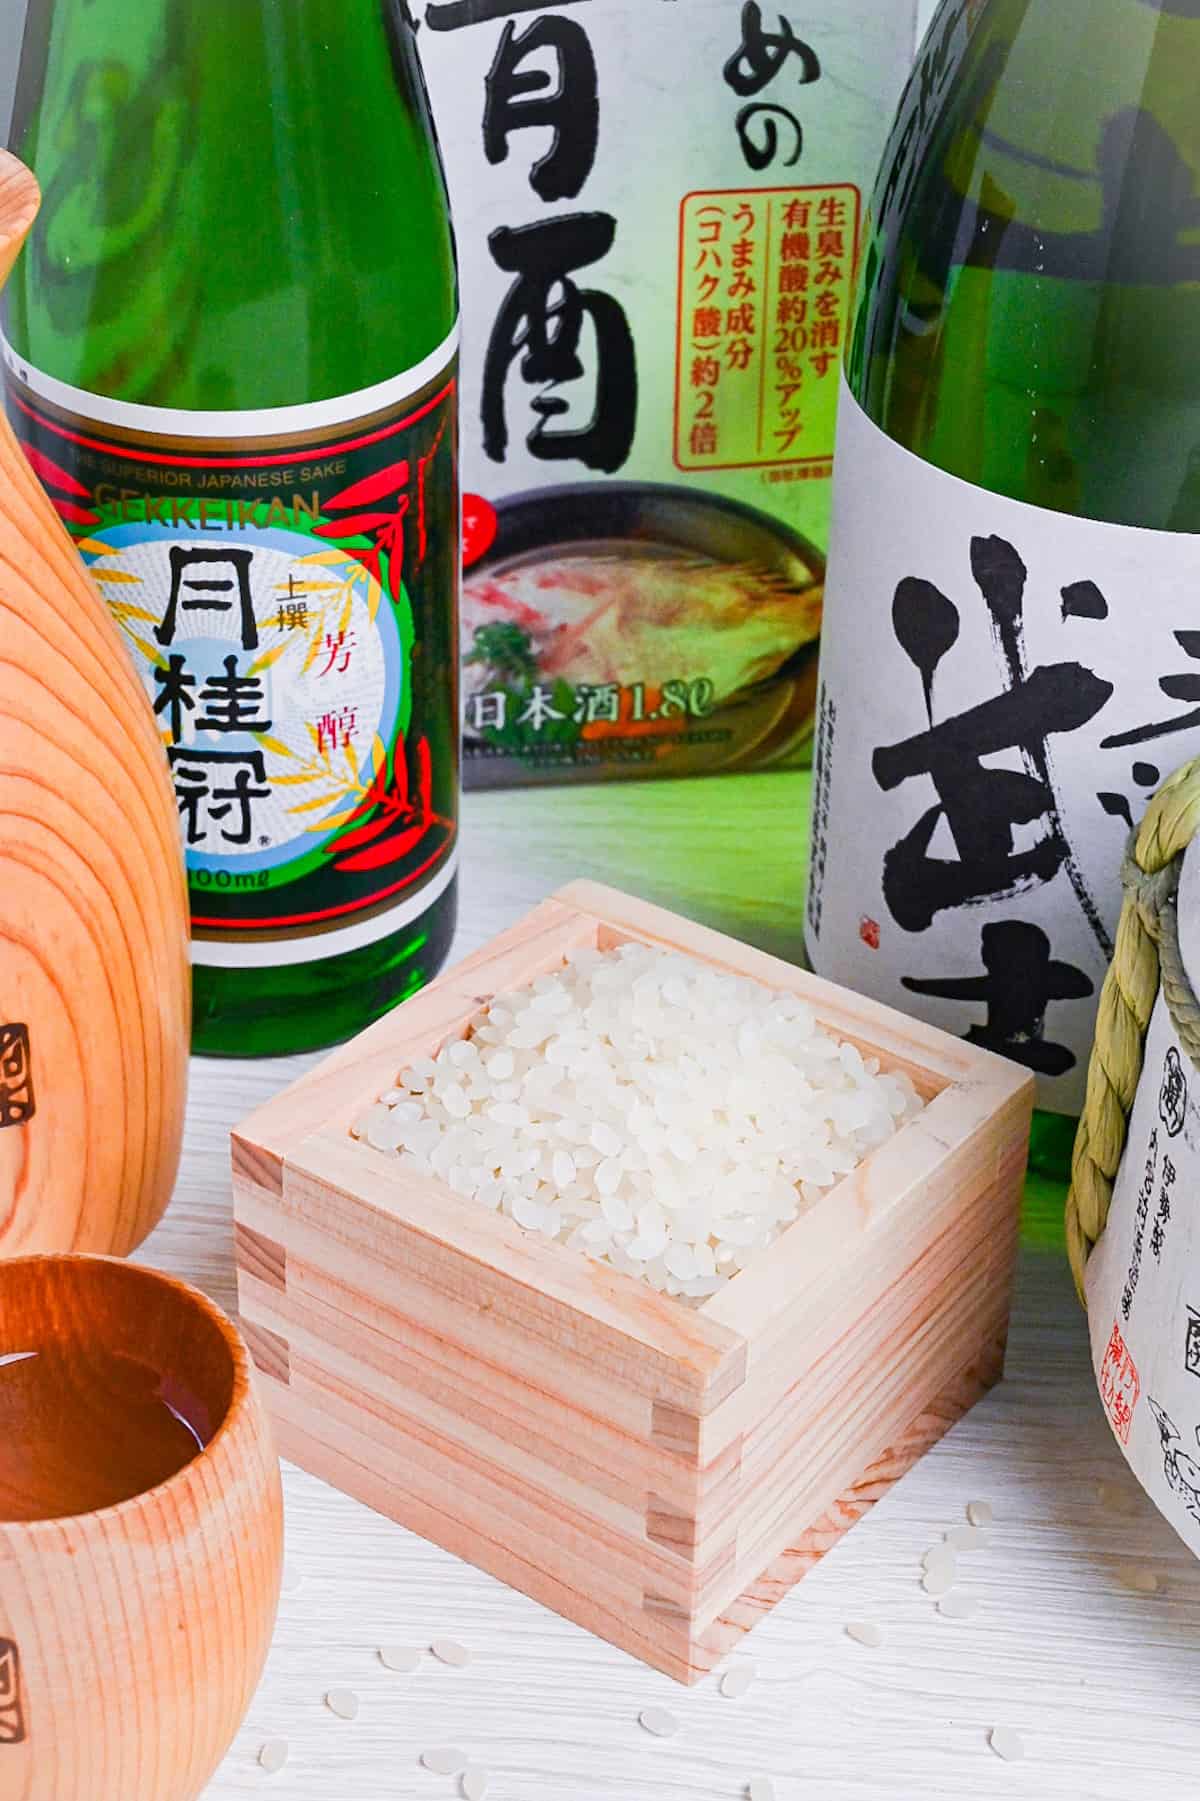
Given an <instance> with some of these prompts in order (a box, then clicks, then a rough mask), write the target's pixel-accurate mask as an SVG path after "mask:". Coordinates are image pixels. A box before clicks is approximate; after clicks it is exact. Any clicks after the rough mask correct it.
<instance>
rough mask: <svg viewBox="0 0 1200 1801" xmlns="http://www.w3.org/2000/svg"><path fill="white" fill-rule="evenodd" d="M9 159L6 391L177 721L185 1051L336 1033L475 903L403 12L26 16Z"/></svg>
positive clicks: (368, 1014) (428, 184) (426, 150)
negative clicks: (189, 1001)
mask: <svg viewBox="0 0 1200 1801" xmlns="http://www.w3.org/2000/svg"><path fill="white" fill-rule="evenodd" d="M12 147H13V149H14V150H15V151H17V153H18V154H20V155H21V156H22V157H23V158H24V159H25V160H26V161H27V162H28V163H29V164H30V165H31V166H32V168H33V169H34V171H35V173H36V174H37V176H38V177H39V180H40V182H41V185H42V189H43V192H44V196H45V204H44V206H43V210H42V214H41V217H40V220H39V222H38V226H37V229H36V231H35V233H34V236H33V239H32V241H31V243H30V245H29V247H28V249H27V251H26V253H25V256H24V258H23V260H22V263H21V265H20V267H19V269H18V271H17V273H16V274H15V275H14V277H13V280H12V282H11V284H10V287H9V302H8V311H7V317H6V319H5V321H4V333H5V339H4V362H5V375H6V388H7V399H8V406H9V410H10V414H11V417H12V420H13V423H14V425H15V427H16V430H17V432H18V435H19V436H20V438H21V440H22V442H23V444H24V446H25V449H26V452H27V454H28V456H29V458H30V461H31V462H32V464H33V466H34V468H35V469H36V470H37V472H38V474H39V475H40V477H41V478H42V480H43V482H44V483H45V484H46V486H47V488H48V490H49V492H50V495H51V497H52V499H53V500H54V502H55V504H56V506H57V508H58V511H59V513H60V515H61V517H62V518H63V520H64V521H65V522H66V524H67V526H68V528H69V529H70V531H71V533H72V535H73V536H74V538H75V540H76V543H77V546H78V549H79V551H80V554H81V555H82V556H83V557H84V559H85V561H86V562H87V563H88V565H89V567H90V569H91V572H92V575H93V576H94V578H95V580H96V581H97V582H98V584H99V585H100V589H101V591H102V593H103V594H104V595H105V597H106V599H107V601H108V603H109V605H110V607H111V610H112V614H113V617H114V619H115V620H116V622H117V624H118V626H119V627H120V629H121V631H122V633H123V634H124V636H125V638H126V641H127V643H128V647H129V650H130V654H131V655H132V656H133V658H134V660H135V663H136V664H137V666H138V669H139V671H140V673H141V675H142V678H143V680H144V682H145V685H146V688H147V691H148V692H149V694H150V696H151V698H152V701H153V703H154V707H155V711H156V713H157V716H158V719H159V722H160V725H161V731H162V739H163V744H164V747H165V751H166V755H167V756H168V758H169V760H170V764H171V768H172V771H173V774H174V781H175V788H176V793H177V797H178V805H179V815H180V825H181V830H182V833H183V836H184V840H185V843H186V846H187V853H188V864H189V876H190V885H191V897H192V913H193V940H194V963H195V1021H196V1023H195V1043H196V1048H197V1049H198V1050H201V1051H208V1052H213V1053H217V1054H239V1055H254V1054H268V1053H282V1052H290V1051H299V1050H305V1049H309V1048H313V1047H316V1046H318V1045H323V1044H329V1043H332V1042H335V1041H337V1040H340V1039H343V1038H346V1037H348V1036H350V1035H351V1034H353V1033H354V1032H356V1031H357V1030H358V1029H359V1028H360V1027H361V1026H363V1025H364V1024H366V1023H367V1022H368V1021H369V1020H371V1019H373V1018H375V1017H377V1016H378V1015H379V1014H381V1013H383V1012H384V1011H385V1010H386V1009H388V1008H389V1007H391V1006H393V1005H395V1004H396V1002H398V1001H400V1000H402V999H404V998H405V997H406V996H407V995H409V994H410V993H412V992H413V991H414V990H416V989H417V988H419V987H420V986H421V985H422V984H423V983H424V982H426V981H427V980H429V978H430V977H431V976H432V975H433V974H434V973H435V972H436V970H437V968H438V967H439V965H440V964H441V962H442V960H443V959H444V957H445V954H446V951H447V948H448V945H449V942H450V938H451V934H452V931H453V927H454V920H455V907H456V857H457V842H456V840H457V804H458V786H459V783H458V775H459V769H458V755H459V752H458V701H457V679H458V666H457V659H458V649H457V646H458V629H457V603H458V583H459V545H458V519H459V499H458V476H457V456H458V440H457V388H456V349H457V330H458V323H457V310H458V303H457V285H456V277H455V266H454V249H453V240H452V236H451V229H450V223H449V216H448V210H447V201H446V194H445V187H444V182H443V177H442V171H441V165H440V160H439V156H438V151H437V145H436V142H435V138H434V132H433V127H432V123H431V119H430V114H429V108H428V102H427V98H426V94H425V89H424V85H423V81H422V77H421V73H420V68H419V64H418V60H417V51H416V44H415V39H414V28H413V24H412V20H411V17H410V15H409V12H408V9H407V4H406V0H204V4H203V5H197V4H196V3H195V0H138V5H137V6H136V7H130V6H129V4H128V0H31V4H30V13H29V22H28V25H27V28H26V36H25V43H24V50H23V56H22V62H21V70H20V79H19V87H18V97H17V105H16V114H15V121H14V130H13V138H12ZM109 774H110V776H111V780H112V781H113V782H114V783H116V782H120V781H121V779H122V772H121V771H120V770H119V769H113V770H112V771H110V772H109ZM118 848H119V847H118ZM129 930H130V931H131V932H136V930H137V921H136V920H131V921H129Z"/></svg>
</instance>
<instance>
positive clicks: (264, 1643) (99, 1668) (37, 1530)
mask: <svg viewBox="0 0 1200 1801" xmlns="http://www.w3.org/2000/svg"><path fill="white" fill-rule="evenodd" d="M282 1563H283V1503H282V1495H281V1490H280V1480H279V1464H278V1460H277V1458H276V1455H275V1450H274V1445H273V1441H272V1437H271V1432H270V1427H269V1424H268V1421H267V1418H266V1414H265V1411H264V1409H263V1406H262V1403H261V1401H260V1399H259V1396H258V1393H257V1390H256V1387H255V1382H254V1377H253V1374H252V1370H251V1365H250V1358H249V1355H248V1353H247V1351H246V1348H245V1346H244V1344H243V1343H242V1340H241V1338H240V1337H239V1336H238V1334H237V1332H236V1331H235V1330H234V1328H233V1326H232V1325H231V1324H230V1322H229V1321H228V1320H227V1319H226V1318H225V1316H224V1315H223V1314H222V1313H221V1311H220V1309H219V1308H217V1307H216V1306H214V1305H213V1303H212V1302H211V1301H209V1300H208V1299H207V1298H206V1297H205V1296H204V1295H202V1294H200V1293H199V1292H198V1291H197V1290H195V1289H193V1288H189V1287H188V1286H187V1284H186V1283H183V1282H179V1281H176V1280H175V1279H174V1278H172V1277H169V1276H165V1275H161V1274H159V1273H157V1272H156V1271H154V1270H149V1269H145V1268H142V1267H139V1266H137V1265H134V1264H128V1263H122V1262H119V1261H117V1260H115V1259H111V1258H105V1257H87V1256H60V1257H30V1258H14V1259H12V1260H10V1261H7V1262H6V1261H3V1260H0V1801H193V1798H194V1797H195V1796H197V1795H198V1794H199V1793H200V1791H201V1790H202V1789H203V1787H204V1785H205V1784H206V1783H207V1781H208V1779H209V1777H210V1776H211V1775H212V1773H213V1771H214V1770H215V1769H216V1767H217V1765H218V1763H219V1762H220V1760H221V1758H222V1757H223V1756H224V1754H225V1752H226V1751H227V1749H228V1748H229V1745H230V1744H231V1742H232V1740H233V1738H234V1735H235V1733H236V1732H237V1729H238V1727H239V1725H240V1724H241V1721H242V1719H243V1717H244V1715H245V1711H246V1708H247V1707H248V1705H249V1703H250V1700H251V1697H252V1696H253V1693H254V1690H255V1688H256V1687H257V1685H258V1681H259V1678H260V1676H261V1674H262V1668H263V1663H264V1661H265V1659H266V1654H267V1649H268V1646H269V1643H270V1638H271V1633H272V1630H273V1627H274V1622H275V1615H276V1610H277V1607H278V1602H279V1584H280V1576H281V1571H282Z"/></svg>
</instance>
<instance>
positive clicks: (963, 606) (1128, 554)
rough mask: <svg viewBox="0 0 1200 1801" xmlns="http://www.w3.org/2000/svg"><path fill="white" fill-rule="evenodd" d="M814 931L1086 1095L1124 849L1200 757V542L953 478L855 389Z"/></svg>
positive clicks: (908, 997)
mask: <svg viewBox="0 0 1200 1801" xmlns="http://www.w3.org/2000/svg"><path fill="white" fill-rule="evenodd" d="M839 433H840V436H839V442H838V467H837V473H836V476H835V495H834V526H833V538H832V543H831V550H830V577H831V579H830V584H829V588H828V593H827V610H826V625H825V636H824V642H823V649H822V659H821V691H820V696H819V701H818V708H819V713H818V740H817V759H816V770H815V776H814V822H813V850H812V873H811V881H810V890H809V899H808V917H807V927H808V945H809V950H810V953H811V956H812V961H813V965H814V967H815V968H816V969H817V970H818V971H819V972H820V973H821V974H822V975H824V976H829V977H831V978H833V979H834V980H836V981H839V982H843V983H846V984H847V985H849V986H850V987H852V988H857V989H859V990H861V991H862V992H864V993H867V994H870V995H872V996H874V997H875V998H877V999H879V1000H881V1001H885V1002H887V1003H889V1004H890V1005H893V1006H896V1007H899V1008H901V1009H903V1010H904V1011H906V1012H909V1013H915V1014H919V1015H920V1016H921V1017H922V1018H924V1019H927V1020H930V1021H931V1022H933V1023H934V1024H936V1025H940V1026H942V1027H944V1028H945V1029H946V1030H947V1031H949V1032H953V1033H956V1034H958V1035H960V1036H962V1037H966V1038H969V1039H970V1040H971V1041H972V1042H973V1043H975V1044H980V1045H984V1046H986V1047H987V1048H988V1049H991V1050H995V1051H998V1052H1000V1053H1001V1054H1002V1055H1005V1056H1009V1057H1012V1058H1014V1059H1015V1060H1016V1061H1018V1062H1020V1063H1023V1064H1025V1065H1026V1066H1027V1067H1028V1068H1029V1069H1031V1070H1033V1071H1034V1072H1035V1073H1036V1074H1037V1076H1038V1078H1039V1088H1040V1102H1041V1105H1042V1106H1044V1107H1048V1108H1050V1109H1052V1110H1054V1111H1056V1112H1060V1113H1069V1114H1075V1113H1078V1112H1079V1111H1080V1110H1081V1108H1082V1103H1083V1095H1084V1089H1085V1085H1086V1079H1087V1063H1088V1055H1089V1052H1090V1048H1091V1042H1092V1036H1093V1031H1094V1026H1095V1017H1096V1007H1097V1003H1098V999H1099V993H1100V988H1101V984H1102V983H1103V980H1104V975H1105V972H1106V970H1107V967H1108V963H1109V960H1110V958H1111V955H1112V946H1113V934H1114V932H1115V928H1116V922H1117V917H1118V914H1119V911H1120V901H1121V890H1120V868H1121V861H1122V857H1123V854H1124V850H1125V845H1126V841H1127V839H1128V835H1129V831H1130V828H1131V825H1132V824H1133V823H1134V822H1135V821H1137V820H1139V819H1140V817H1141V815H1142V813H1143V812H1144V810H1145V805H1146V802H1147V800H1148V798H1149V795H1150V793H1151V792H1152V791H1153V790H1154V789H1156V788H1157V787H1158V786H1159V784H1160V782H1161V781H1162V780H1165V779H1166V777H1167V776H1168V775H1169V774H1170V773H1171V772H1172V771H1173V770H1174V769H1176V768H1178V767H1179V765H1180V764H1181V763H1183V762H1185V761H1187V760H1188V759H1189V758H1191V757H1194V756H1196V755H1200V609H1198V607H1197V599H1198V596H1200V539H1197V538H1196V537H1195V536H1192V535H1189V534H1185V533H1176V532H1161V531H1141V530H1135V529H1132V528H1130V527H1127V526H1115V525H1105V524H1100V523H1097V522H1096V521H1094V520H1089V519H1078V518H1072V517H1068V516H1065V515H1063V514H1060V513H1055V512H1050V511H1048V510H1046V509H1043V508H1041V507H1035V506H1029V505H1026V504H1024V503H1023V502H1019V501H1014V500H1009V499H1006V498H1004V497H1003V496H1000V495H996V494H992V493H989V492H987V491H986V490H984V489H981V488H977V487H974V486H972V485H971V484H970V483H969V482H964V481H960V480H958V479H957V478H956V477H954V476H950V475H947V474H946V473H945V472H944V471H942V470H940V469H936V468H934V467H933V466H932V465H930V464H928V463H926V462H923V461H922V460H921V459H920V458H919V457H916V456H914V455H912V454H911V452H909V451H907V450H904V449H902V448H901V447H900V446H899V445H898V444H896V443H895V442H894V441H893V440H892V439H891V438H889V437H888V436H887V435H886V433H884V432H882V431H880V430H879V429H878V427H877V426H875V425H874V424H873V423H872V422H871V421H870V419H868V417H867V415H866V414H865V413H864V411H863V410H862V408H861V407H860V406H859V405H858V404H857V402H856V401H855V400H854V398H853V397H852V396H851V394H850V393H849V391H848V390H846V389H845V388H844V389H843V395H842V412H841V423H840V426H839Z"/></svg>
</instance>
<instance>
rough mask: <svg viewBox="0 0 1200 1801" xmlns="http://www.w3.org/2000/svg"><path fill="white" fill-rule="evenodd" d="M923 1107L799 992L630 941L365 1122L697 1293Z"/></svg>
mask: <svg viewBox="0 0 1200 1801" xmlns="http://www.w3.org/2000/svg"><path fill="white" fill-rule="evenodd" d="M922 1105H923V1103H922V1101H921V1099H920V1097H919V1095H918V1094H917V1092H916V1090H915V1089H914V1088H913V1086H912V1083H911V1082H910V1081H909V1079H908V1077H907V1076H906V1075H904V1074H883V1073H881V1072H880V1068H879V1064H878V1063H877V1061H876V1060H875V1059H874V1058H867V1059H864V1058H863V1056H862V1055H861V1054H860V1052H859V1051H858V1050H857V1049H856V1048H855V1046H854V1045H852V1044H846V1043H842V1042H839V1040H837V1039H836V1038H834V1037H832V1036H831V1035H830V1034H829V1033H828V1032H826V1031H824V1030H823V1029H822V1028H821V1027H820V1026H819V1025H818V1024H817V1022H816V1020H815V1018H814V1016H813V1014H812V1012H811V1010H810V1008H809V1007H808V1006H806V1005H805V1003H804V1002H803V1001H802V1000H801V999H800V998H799V997H798V996H796V995H793V994H787V993H780V992H776V991H775V990H773V989H771V988H768V987H767V986H766V985H765V984H763V983H760V982H757V981H754V980H752V979H750V978H748V977H745V976H738V975H733V974H731V973H730V972H728V971H725V970H720V969H716V968H713V967H711V966H709V965H708V964H705V963H701V962H697V961H696V960H695V959H693V958H691V957H687V956H683V955H681V954H679V953H677V952H669V951H658V950H652V949H650V948H649V947H648V946H644V945H636V944H630V945H623V946H622V947H621V948H620V949H619V950H617V951H607V952H606V951H598V950H590V949H583V950H577V951H573V952H572V953H571V955H570V956H569V957H568V958H567V960H566V962H565V964H564V966H563V968H562V969H561V970H558V971H556V972H555V973H553V974H549V975H543V976H540V977H539V978H538V979H537V980H536V981H535V982H534V983H533V984H532V985H531V986H529V987H527V988H523V989H520V990H517V991H514V992H512V993H506V994H501V995H498V996H497V997H496V998H495V1000H494V1001H493V1002H492V1003H491V1005H490V1006H489V1007H488V1008H487V1010H486V1012H485V1013H484V1014H483V1015H482V1017H481V1018H480V1020H479V1021H478V1022H477V1024H476V1025H475V1027H474V1028H473V1030H472V1032H471V1034H470V1035H469V1036H468V1037H467V1038H465V1039H461V1040H460V1039H456V1040H454V1041H453V1042H452V1043H450V1044H448V1045H445V1046H443V1047H442V1049H441V1050H440V1051H439V1052H438V1054H437V1056H436V1057H432V1058H430V1057H427V1058H423V1059H421V1060H419V1061H418V1062H416V1063H415V1064H413V1066H412V1067H411V1068H410V1069H406V1070H403V1071H402V1072H401V1073H400V1075H399V1078H398V1081H397V1085H396V1086H395V1087H394V1088H392V1089H389V1090H388V1092H387V1093H386V1094H385V1095H384V1096H383V1098H382V1099H381V1100H380V1101H379V1102H378V1103H377V1104H376V1105H375V1106H373V1107H372V1108H371V1109H370V1111H369V1112H367V1113H366V1114H365V1115H364V1116H363V1117H362V1118H361V1119H360V1120H359V1121H358V1122H357V1124H356V1125H355V1127H354V1128H353V1130H354V1134H355V1136H356V1137H358V1138H359V1139H361V1140H363V1141H364V1142H365V1143H366V1144H368V1145H370V1146H371V1147H372V1148H374V1149H375V1150H377V1151H381V1152H384V1153H390V1154H393V1155H395V1156H396V1157H397V1158H398V1159H399V1161H400V1163H401V1165H402V1166H403V1167H404V1168H406V1169H408V1170H410V1171H412V1172H413V1173H414V1174H418V1175H424V1176H436V1177H438V1178H439V1179H441V1180H442V1181H444V1182H446V1183H448V1185H449V1186H450V1187H451V1188H453V1189H454V1190H455V1191H456V1192H457V1193H459V1194H462V1195H465V1196H469V1197H471V1198H473V1199H475V1200H477V1201H479V1202H480V1203H481V1205H483V1206H485V1207H488V1208H490V1209H493V1210H498V1211H500V1212H501V1213H504V1214H506V1215H507V1216H508V1217H509V1218H511V1219H513V1220H514V1221H515V1222H516V1223H517V1225H519V1226H521V1227H523V1228H524V1229H525V1230H526V1231H528V1232H532V1233H537V1234H539V1235H540V1236H541V1237H543V1238H545V1239H547V1240H553V1241H555V1242H557V1243H560V1244H565V1245H568V1246H570V1247H571V1248H572V1249H574V1250H579V1251H583V1252H586V1253H587V1254H588V1255H589V1256H591V1257H595V1258H599V1259H601V1260H603V1261H606V1262H608V1263H610V1264H612V1265H613V1266H614V1267H616V1268H617V1269H620V1270H624V1271H625V1272H626V1273H628V1274H630V1275H635V1276H640V1277H643V1278H644V1279H645V1280H646V1281H647V1282H649V1283H650V1284H651V1285H652V1286H653V1287H654V1288H656V1289H658V1290H660V1291H662V1292H664V1293H667V1294H671V1295H677V1296H679V1297H681V1298H682V1299H684V1300H685V1301H690V1302H694V1303H698V1302H700V1301H703V1300H704V1299H705V1298H706V1297H707V1296H709V1295H711V1294H714V1293H716V1291H717V1290H718V1289H719V1288H720V1287H721V1286H722V1284H723V1283H725V1282H726V1281H728V1280H729V1278H730V1277H731V1276H734V1275H736V1274H737V1273H738V1272H739V1271H740V1270H741V1269H743V1268H744V1267H745V1266H746V1264H748V1263H749V1262H751V1261H752V1260H753V1258H754V1257H755V1256H757V1255H758V1253H759V1252H761V1251H762V1250H764V1249H765V1248H766V1247H768V1246H769V1245H771V1244H772V1243H774V1241H775V1240H776V1239H777V1238H778V1237H779V1235H780V1233H781V1232H783V1231H784V1230H785V1229H786V1228H787V1227H788V1226H789V1225H791V1224H792V1222H793V1221H794V1220H795V1219H796V1218H797V1217H798V1215H799V1214H800V1212H801V1211H802V1210H803V1209H804V1208H805V1207H806V1206H807V1205H809V1204H811V1203H812V1202H814V1201H815V1200H816V1199H818V1198H819V1196H820V1195H822V1194H824V1193H825V1192H827V1190H829V1189H830V1188H832V1187H833V1186H834V1184H835V1183H837V1182H838V1181H840V1180H841V1178H842V1177H843V1176H845V1175H847V1174H849V1172H850V1171H851V1170H853V1169H855V1168H856V1167H857V1166H858V1164H859V1163H861V1162H862V1160H863V1158H864V1157H865V1156H867V1155H868V1153H869V1152H871V1151H872V1150H874V1149H875V1148H876V1147H877V1146H878V1145H880V1144H883V1143H884V1142H885V1141H886V1140H887V1139H889V1138H891V1137H892V1136H893V1134H894V1133H895V1132H896V1131H897V1130H898V1129H899V1128H900V1127H901V1126H903V1125H904V1124H905V1123H906V1122H907V1121H908V1120H910V1119H911V1118H912V1117H913V1116H914V1115H915V1114H916V1113H918V1112H920V1110H921V1108H922Z"/></svg>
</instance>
